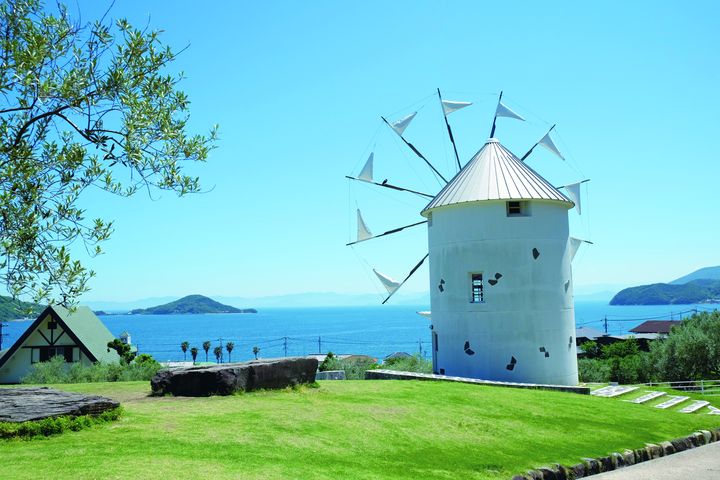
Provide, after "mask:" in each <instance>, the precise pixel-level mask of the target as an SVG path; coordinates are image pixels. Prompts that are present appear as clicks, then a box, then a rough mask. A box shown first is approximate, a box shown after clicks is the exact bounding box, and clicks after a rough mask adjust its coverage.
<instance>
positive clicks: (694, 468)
mask: <svg viewBox="0 0 720 480" xmlns="http://www.w3.org/2000/svg"><path fill="white" fill-rule="evenodd" d="M590 478H593V479H595V478H597V479H598V480H677V479H684V480H720V442H715V443H711V444H709V445H704V446H702V447H698V448H693V449H690V450H685V451H684V452H680V453H675V454H673V455H670V456H667V457H661V458H658V459H656V460H651V461H648V462H643V463H639V464H637V465H633V466H630V467H624V468H620V469H618V470H614V471H612V472H607V473H601V474H600V475H595V476H592V477H590Z"/></svg>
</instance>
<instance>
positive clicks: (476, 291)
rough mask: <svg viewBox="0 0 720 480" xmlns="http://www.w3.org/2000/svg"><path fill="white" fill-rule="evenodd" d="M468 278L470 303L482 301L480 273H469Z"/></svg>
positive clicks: (481, 278) (483, 299) (483, 300)
mask: <svg viewBox="0 0 720 480" xmlns="http://www.w3.org/2000/svg"><path fill="white" fill-rule="evenodd" d="M470 278H471V287H472V296H471V297H470V303H484V302H485V298H484V297H483V277H482V273H471V274H470Z"/></svg>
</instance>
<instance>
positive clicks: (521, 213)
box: [506, 202, 530, 217]
mask: <svg viewBox="0 0 720 480" xmlns="http://www.w3.org/2000/svg"><path fill="white" fill-rule="evenodd" d="M506 206H507V216H508V217H528V216H530V209H529V208H528V202H507V203H506Z"/></svg>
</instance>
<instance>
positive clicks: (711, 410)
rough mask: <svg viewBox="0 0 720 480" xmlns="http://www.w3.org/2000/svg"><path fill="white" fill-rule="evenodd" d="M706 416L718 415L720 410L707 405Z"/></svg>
mask: <svg viewBox="0 0 720 480" xmlns="http://www.w3.org/2000/svg"><path fill="white" fill-rule="evenodd" d="M708 410H710V411H709V412H708V415H720V408H715V407H713V406H712V405H708Z"/></svg>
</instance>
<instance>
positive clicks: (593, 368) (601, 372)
mask: <svg viewBox="0 0 720 480" xmlns="http://www.w3.org/2000/svg"><path fill="white" fill-rule="evenodd" d="M578 374H579V376H580V381H581V382H591V383H605V382H608V381H610V365H609V363H608V362H607V361H605V360H600V359H597V358H579V359H578Z"/></svg>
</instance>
